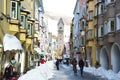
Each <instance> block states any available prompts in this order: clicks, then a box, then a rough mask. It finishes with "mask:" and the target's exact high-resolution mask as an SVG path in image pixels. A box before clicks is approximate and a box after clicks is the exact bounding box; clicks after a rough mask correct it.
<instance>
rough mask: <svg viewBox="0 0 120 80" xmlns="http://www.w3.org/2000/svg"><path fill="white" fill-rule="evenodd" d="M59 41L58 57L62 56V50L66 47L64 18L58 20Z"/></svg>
mask: <svg viewBox="0 0 120 80" xmlns="http://www.w3.org/2000/svg"><path fill="white" fill-rule="evenodd" d="M57 43H58V47H57V48H58V57H62V51H63V48H64V23H63V20H62V18H60V19H59V22H58V38H57Z"/></svg>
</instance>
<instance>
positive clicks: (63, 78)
mask: <svg viewBox="0 0 120 80" xmlns="http://www.w3.org/2000/svg"><path fill="white" fill-rule="evenodd" d="M49 80H85V79H84V78H82V77H81V76H80V74H79V70H78V74H77V76H76V75H74V73H73V70H72V67H71V66H70V65H69V66H67V65H60V70H59V71H58V70H56V68H55V69H54V75H53V78H51V79H49Z"/></svg>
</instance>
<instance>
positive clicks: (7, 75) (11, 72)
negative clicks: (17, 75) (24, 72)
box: [4, 64, 13, 80]
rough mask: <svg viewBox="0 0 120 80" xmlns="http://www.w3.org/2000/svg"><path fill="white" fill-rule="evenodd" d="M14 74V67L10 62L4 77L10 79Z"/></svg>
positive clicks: (6, 79)
mask: <svg viewBox="0 0 120 80" xmlns="http://www.w3.org/2000/svg"><path fill="white" fill-rule="evenodd" d="M12 76H13V67H12V65H10V64H9V65H7V67H6V68H5V72H4V78H5V80H9V79H10V78H11V77H12Z"/></svg>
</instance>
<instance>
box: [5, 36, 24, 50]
mask: <svg viewBox="0 0 120 80" xmlns="http://www.w3.org/2000/svg"><path fill="white" fill-rule="evenodd" d="M3 47H4V51H7V50H9V51H11V50H22V46H21V43H20V41H19V40H18V39H17V37H16V36H13V35H10V34H5V36H4V38H3Z"/></svg>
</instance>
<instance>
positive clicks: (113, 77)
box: [84, 67, 120, 80]
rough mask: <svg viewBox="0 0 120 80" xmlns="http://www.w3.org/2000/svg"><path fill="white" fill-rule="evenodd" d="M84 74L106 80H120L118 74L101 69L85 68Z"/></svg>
mask: <svg viewBox="0 0 120 80" xmlns="http://www.w3.org/2000/svg"><path fill="white" fill-rule="evenodd" d="M84 71H85V72H88V73H91V74H93V75H95V76H101V77H102V78H107V79H108V80H120V72H119V73H114V72H113V71H112V70H105V69H103V68H102V67H99V68H97V69H96V68H95V67H85V68H84Z"/></svg>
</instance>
